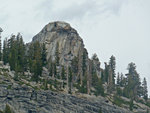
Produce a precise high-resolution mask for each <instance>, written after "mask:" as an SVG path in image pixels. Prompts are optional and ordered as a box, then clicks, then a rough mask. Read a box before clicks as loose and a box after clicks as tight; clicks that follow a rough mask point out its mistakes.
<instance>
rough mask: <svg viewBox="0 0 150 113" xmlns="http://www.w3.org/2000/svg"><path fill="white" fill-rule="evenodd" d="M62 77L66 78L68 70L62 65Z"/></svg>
mask: <svg viewBox="0 0 150 113" xmlns="http://www.w3.org/2000/svg"><path fill="white" fill-rule="evenodd" d="M61 77H62V80H66V72H65V68H64V66H62V69H61Z"/></svg>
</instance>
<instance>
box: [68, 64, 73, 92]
mask: <svg viewBox="0 0 150 113" xmlns="http://www.w3.org/2000/svg"><path fill="white" fill-rule="evenodd" d="M68 71H69V72H68V73H69V74H68V75H69V76H68V84H69V91H68V92H69V93H70V94H71V93H72V91H71V90H72V70H71V67H69V69H68Z"/></svg>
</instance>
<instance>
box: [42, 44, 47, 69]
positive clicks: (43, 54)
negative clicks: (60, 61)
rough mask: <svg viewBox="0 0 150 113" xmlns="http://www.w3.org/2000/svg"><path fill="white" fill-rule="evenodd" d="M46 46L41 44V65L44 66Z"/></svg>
mask: <svg viewBox="0 0 150 113" xmlns="http://www.w3.org/2000/svg"><path fill="white" fill-rule="evenodd" d="M46 55H47V54H46V47H45V44H44V43H43V44H42V65H43V66H45V65H46V61H47V60H46Z"/></svg>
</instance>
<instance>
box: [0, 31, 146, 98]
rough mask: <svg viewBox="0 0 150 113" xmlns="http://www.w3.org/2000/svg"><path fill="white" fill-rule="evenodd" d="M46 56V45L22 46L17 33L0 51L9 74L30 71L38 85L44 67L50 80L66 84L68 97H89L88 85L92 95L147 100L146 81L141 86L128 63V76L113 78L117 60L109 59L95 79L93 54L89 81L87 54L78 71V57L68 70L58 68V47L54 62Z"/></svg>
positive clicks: (35, 43) (131, 65)
mask: <svg viewBox="0 0 150 113" xmlns="http://www.w3.org/2000/svg"><path fill="white" fill-rule="evenodd" d="M0 45H1V43H0ZM0 49H1V47H0ZM69 54H71V52H70V53H69ZM46 56H47V53H46V47H45V44H41V43H39V42H38V41H36V42H34V43H29V44H25V43H24V41H23V38H22V36H21V34H20V33H18V34H17V36H15V35H11V37H10V38H9V39H7V38H5V39H4V42H3V49H1V50H0V60H2V61H3V62H4V64H7V63H8V64H9V65H10V69H11V70H13V71H15V72H16V73H22V74H24V72H26V71H30V72H31V73H32V77H31V80H33V81H36V82H38V81H39V77H40V76H41V75H42V69H43V67H48V69H49V76H51V77H54V78H57V79H61V80H63V88H64V87H65V86H66V84H67V83H68V87H69V91H68V92H69V93H71V92H72V89H73V87H76V88H77V89H78V90H79V92H81V93H89V91H88V87H89V85H88V84H89V82H91V85H92V86H91V87H93V88H94V90H91V92H92V93H94V94H95V95H102V96H104V95H105V93H104V91H105V90H107V93H109V94H117V95H119V96H124V97H127V98H130V99H132V100H137V99H138V98H140V97H141V98H144V99H145V100H147V99H148V91H147V81H146V78H144V79H143V81H142V82H141V78H140V75H139V73H138V72H137V70H136V65H135V64H134V63H129V65H128V68H127V70H128V73H127V74H125V75H123V74H122V73H118V74H117V75H116V72H115V71H116V58H115V57H114V56H111V57H110V60H109V62H108V63H105V68H104V69H101V76H100V77H98V75H97V69H96V67H95V66H94V61H95V60H97V61H99V60H98V58H97V56H96V54H94V55H93V56H92V58H91V61H90V62H91V64H90V65H91V66H90V67H91V72H90V74H91V77H92V78H89V77H88V72H87V69H88V67H87V53H86V51H84V52H83V55H82V60H81V61H82V62H81V64H82V66H81V69H79V66H78V64H79V60H80V59H79V57H74V58H73V59H72V61H71V65H70V66H69V67H65V66H63V65H60V62H59V61H60V53H59V44H58V43H57V45H56V51H55V60H52V59H51V58H50V59H49V60H47V59H46ZM79 71H81V72H82V79H81V78H80V77H79V78H78V79H77V75H78V72H79ZM116 76H117V78H116ZM89 79H91V81H90V80H89ZM105 84H107V89H104V86H105Z"/></svg>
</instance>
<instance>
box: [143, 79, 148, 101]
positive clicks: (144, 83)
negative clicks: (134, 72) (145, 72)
mask: <svg viewBox="0 0 150 113" xmlns="http://www.w3.org/2000/svg"><path fill="white" fill-rule="evenodd" d="M142 89H143V91H142V95H143V98H144V99H145V100H147V99H148V91H147V81H146V78H145V77H144V79H143V82H142Z"/></svg>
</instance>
